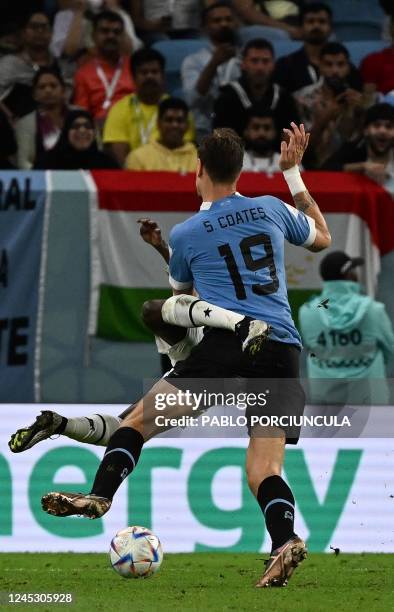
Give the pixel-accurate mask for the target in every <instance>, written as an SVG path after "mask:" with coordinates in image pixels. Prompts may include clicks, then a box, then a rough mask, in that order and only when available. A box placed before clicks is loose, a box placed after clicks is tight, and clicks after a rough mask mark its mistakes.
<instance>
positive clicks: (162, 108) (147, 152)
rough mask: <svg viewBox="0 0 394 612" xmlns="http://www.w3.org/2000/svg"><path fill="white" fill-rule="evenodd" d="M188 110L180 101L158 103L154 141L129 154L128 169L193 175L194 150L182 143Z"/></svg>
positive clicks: (168, 100) (176, 99)
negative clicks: (156, 133)
mask: <svg viewBox="0 0 394 612" xmlns="http://www.w3.org/2000/svg"><path fill="white" fill-rule="evenodd" d="M188 114H189V109H188V107H187V104H186V103H185V102H184V101H183V100H181V99H179V98H165V99H164V100H162V101H161V102H160V104H159V110H158V118H157V129H158V132H159V138H158V140H157V141H154V142H149V143H148V144H145V145H142V146H141V147H138V148H137V149H135V150H134V151H131V153H129V155H128V157H127V160H126V168H127V169H128V170H163V171H168V172H180V173H182V174H183V173H185V172H194V171H195V169H196V164H197V149H196V147H195V146H194V144H193V143H191V142H187V143H185V142H184V138H185V134H186V131H187V121H188Z"/></svg>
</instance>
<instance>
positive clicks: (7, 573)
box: [0, 553, 394, 612]
mask: <svg viewBox="0 0 394 612" xmlns="http://www.w3.org/2000/svg"><path fill="white" fill-rule="evenodd" d="M264 558H266V555H263V554H253V553H243V554H239V553H237V554H232V553H194V554H173V555H172V554H167V555H165V557H164V562H163V565H162V568H161V570H160V572H159V573H158V574H157V575H156V576H153V577H152V578H149V579H146V580H135V579H130V580H126V579H124V578H120V577H119V576H118V575H117V574H116V573H115V572H114V571H113V570H112V568H111V567H109V563H108V556H107V555H103V554H75V553H64V554H58V553H57V554H50V553H48V554H32V553H26V554H5V553H3V554H0V592H1V603H0V609H9V610H11V609H17V608H19V609H20V608H25V609H27V610H41V612H43V611H44V610H61V609H63V610H64V609H66V610H67V609H69V610H70V612H72V611H77V610H78V611H79V610H83V611H86V612H94V611H95V610H103V611H106V612H107V611H108V612H109V611H110V612H114V611H115V612H116V611H118V610H119V611H125V612H126V611H127V612H145V611H146V610H149V611H150V610H152V611H153V610H155V611H156V610H157V611H158V612H165V611H170V610H171V612H178V611H179V612H183V611H184V610H194V611H200V610H201V611H204V612H210V611H214V612H216V611H217V610H236V611H238V612H239V611H243V610H245V611H249V610H261V611H262V610H266V611H269V612H294V611H296V612H297V611H302V612H304V611H306V612H309V611H310V612H320V611H325V610H327V611H328V610H329V611H330V612H336V611H339V610H340V611H343V610H349V611H352V612H354V611H356V612H362V611H364V610H365V611H368V612H375V611H377V610H379V611H382V612H383V611H385V612H387V611H389V610H393V609H394V580H393V575H394V555H383V554H353V555H349V554H342V553H340V554H339V555H338V556H335V555H334V554H310V555H309V557H308V558H307V559H306V561H304V563H303V564H302V565H301V566H300V567H299V568H298V570H297V571H296V572H295V574H294V576H293V578H292V580H291V581H290V583H289V586H288V587H285V588H277V589H255V588H254V583H255V581H256V580H257V579H258V578H259V576H260V574H261V572H262V570H263V559H264ZM7 593H72V594H73V598H74V603H73V604H72V605H67V604H56V605H55V604H52V605H48V604H41V605H37V604H36V605H34V604H18V605H16V604H15V605H13V606H9V605H6V603H5V602H6V597H7V595H6V594H7Z"/></svg>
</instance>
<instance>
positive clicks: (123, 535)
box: [109, 525, 163, 578]
mask: <svg viewBox="0 0 394 612" xmlns="http://www.w3.org/2000/svg"><path fill="white" fill-rule="evenodd" d="M109 555H110V559H111V565H112V567H113V569H114V570H115V572H117V573H118V574H119V575H120V576H123V578H148V577H149V576H153V574H156V572H157V571H158V570H159V569H160V565H161V563H162V561H163V550H162V548H161V544H160V540H159V538H158V537H157V536H156V535H155V534H154V533H152V532H151V531H150V530H149V529H147V528H146V527H139V526H136V525H135V526H134V527H126V529H122V530H121V531H118V533H117V534H116V535H115V536H114V537H113V538H112V541H111V548H110V550H109Z"/></svg>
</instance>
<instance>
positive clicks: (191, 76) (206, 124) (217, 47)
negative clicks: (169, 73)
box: [181, 0, 241, 141]
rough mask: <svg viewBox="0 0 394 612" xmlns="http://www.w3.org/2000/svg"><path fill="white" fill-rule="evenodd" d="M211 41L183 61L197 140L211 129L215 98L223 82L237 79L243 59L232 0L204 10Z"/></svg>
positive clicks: (217, 3)
mask: <svg viewBox="0 0 394 612" xmlns="http://www.w3.org/2000/svg"><path fill="white" fill-rule="evenodd" d="M202 21H203V25H204V29H205V32H206V34H207V37H208V39H209V41H207V45H206V46H205V47H203V48H202V49H201V50H200V51H197V52H196V53H192V54H191V55H188V56H187V57H186V58H185V59H184V61H183V64H182V69H181V74H182V86H183V91H184V94H185V98H186V101H187V103H188V105H189V107H190V109H191V111H192V113H193V115H194V118H195V123H196V134H197V141H200V140H201V138H202V137H203V136H206V135H207V134H209V133H210V131H211V126H212V113H213V104H214V100H215V99H216V98H217V96H218V94H219V89H220V87H221V86H222V85H226V84H227V83H229V82H230V81H232V80H235V79H237V78H238V77H239V76H240V74H241V71H240V60H239V57H238V47H237V27H236V21H235V15H234V11H233V8H232V6H231V4H230V3H229V2H225V1H224V0H223V1H219V2H215V3H214V4H211V5H210V6H208V7H207V8H206V9H205V10H204V11H203V13H202Z"/></svg>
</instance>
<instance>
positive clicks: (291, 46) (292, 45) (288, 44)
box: [273, 40, 302, 58]
mask: <svg viewBox="0 0 394 612" xmlns="http://www.w3.org/2000/svg"><path fill="white" fill-rule="evenodd" d="M273 45H274V49H275V57H276V58H278V57H282V56H283V55H289V54H290V53H294V51H297V50H298V49H300V47H301V46H302V43H301V42H300V41H298V40H275V41H274V42H273Z"/></svg>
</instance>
